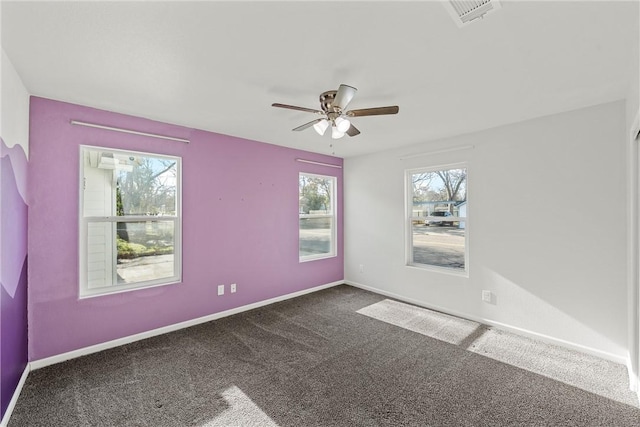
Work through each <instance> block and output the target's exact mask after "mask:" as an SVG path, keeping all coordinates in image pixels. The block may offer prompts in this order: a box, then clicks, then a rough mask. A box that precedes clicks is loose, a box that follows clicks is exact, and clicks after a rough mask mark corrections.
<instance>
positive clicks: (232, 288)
mask: <svg viewBox="0 0 640 427" xmlns="http://www.w3.org/2000/svg"><path fill="white" fill-rule="evenodd" d="M231 293H232V294H235V293H236V284H235V283H232V284H231Z"/></svg>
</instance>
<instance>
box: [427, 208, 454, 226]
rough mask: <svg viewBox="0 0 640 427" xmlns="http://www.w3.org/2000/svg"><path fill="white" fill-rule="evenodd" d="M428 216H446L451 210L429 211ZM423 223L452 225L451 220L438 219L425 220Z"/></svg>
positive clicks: (449, 214)
mask: <svg viewBox="0 0 640 427" xmlns="http://www.w3.org/2000/svg"><path fill="white" fill-rule="evenodd" d="M429 216H442V217H447V216H452V215H451V212H447V211H444V212H439V211H438V212H431V214H429ZM424 225H449V226H451V225H453V221H440V220H433V219H431V220H427V221H425V222H424Z"/></svg>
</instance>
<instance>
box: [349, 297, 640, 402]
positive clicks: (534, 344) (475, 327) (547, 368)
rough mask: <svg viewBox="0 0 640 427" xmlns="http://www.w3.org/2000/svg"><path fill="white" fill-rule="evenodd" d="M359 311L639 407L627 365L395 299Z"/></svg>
mask: <svg viewBox="0 0 640 427" xmlns="http://www.w3.org/2000/svg"><path fill="white" fill-rule="evenodd" d="M357 313H359V314H362V315H365V316H368V317H371V318H373V319H376V320H380V321H383V322H386V323H390V324H392V325H395V326H398V327H401V328H403V329H407V330H409V331H412V332H416V333H419V334H422V335H425V336H428V337H431V338H435V339H438V340H440V341H444V342H447V343H449V344H454V345H457V346H459V347H462V348H464V349H465V350H468V351H471V352H473V353H477V354H479V355H482V356H485V357H489V358H491V359H494V360H497V361H500V362H503V363H506V364H509V365H512V366H516V367H518V368H521V369H525V370H527V371H529V372H533V373H536V374H539V375H542V376H545V377H547V378H551V379H553V380H556V381H560V382H563V383H565V384H568V385H571V386H574V387H578V388H580V389H582V390H585V391H588V392H590V393H594V394H597V395H599V396H603V397H606V398H609V399H613V400H616V401H618V402H621V403H625V404H628V405H632V406H636V407H638V406H639V405H638V402H637V400H636V398H635V396H634V394H633V393H631V392H630V391H629V390H628V376H627V372H626V367H624V366H623V365H620V364H617V363H614V362H611V361H608V360H604V359H600V358H598V357H595V356H591V355H588V354H584V353H580V352H578V351H574V350H569V349H566V348H564V347H559V346H556V345H552V344H547V343H544V342H541V341H537V340H534V339H531V338H527V337H523V336H520V335H516V334H513V333H510V332H505V331H501V330H497V329H492V328H490V327H488V326H485V325H482V324H480V323H478V322H473V321H470V320H466V319H461V318H459V317H455V316H450V315H447V314H444V313H439V312H436V311H433V310H429V309H426V308H422V307H417V306H415V305H411V304H405V303H402V302H398V301H393V300H389V299H386V300H383V301H380V302H377V303H375V304H371V305H369V306H367V307H364V308H362V309H360V310H358V311H357Z"/></svg>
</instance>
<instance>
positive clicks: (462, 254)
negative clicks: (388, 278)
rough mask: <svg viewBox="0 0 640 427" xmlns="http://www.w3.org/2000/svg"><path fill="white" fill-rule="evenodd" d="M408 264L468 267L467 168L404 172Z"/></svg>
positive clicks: (450, 268) (451, 267) (461, 270)
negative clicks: (405, 181)
mask: <svg viewBox="0 0 640 427" xmlns="http://www.w3.org/2000/svg"><path fill="white" fill-rule="evenodd" d="M406 175H407V184H406V185H407V192H406V194H407V199H408V200H407V212H408V214H407V230H408V232H407V234H408V236H409V238H408V242H409V243H408V247H407V253H408V256H407V263H408V264H409V265H413V266H421V267H427V266H428V267H435V268H442V269H448V270H449V271H459V272H466V270H467V242H466V240H467V229H466V219H467V169H466V167H464V165H461V166H454V167H447V168H444V167H442V168H437V169H419V170H411V171H408V172H407V174H406Z"/></svg>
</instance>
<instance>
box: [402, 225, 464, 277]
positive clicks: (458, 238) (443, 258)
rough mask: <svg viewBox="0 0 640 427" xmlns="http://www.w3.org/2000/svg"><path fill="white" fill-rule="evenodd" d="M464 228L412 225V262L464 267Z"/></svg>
mask: <svg viewBox="0 0 640 427" xmlns="http://www.w3.org/2000/svg"><path fill="white" fill-rule="evenodd" d="M464 240H465V239H464V229H460V228H458V227H448V226H428V227H427V226H425V225H416V226H414V227H413V262H415V263H419V264H428V265H435V266H439V267H452V268H464V245H465V241H464Z"/></svg>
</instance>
